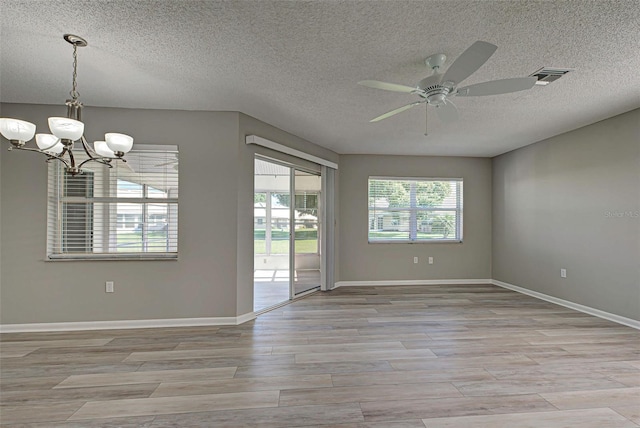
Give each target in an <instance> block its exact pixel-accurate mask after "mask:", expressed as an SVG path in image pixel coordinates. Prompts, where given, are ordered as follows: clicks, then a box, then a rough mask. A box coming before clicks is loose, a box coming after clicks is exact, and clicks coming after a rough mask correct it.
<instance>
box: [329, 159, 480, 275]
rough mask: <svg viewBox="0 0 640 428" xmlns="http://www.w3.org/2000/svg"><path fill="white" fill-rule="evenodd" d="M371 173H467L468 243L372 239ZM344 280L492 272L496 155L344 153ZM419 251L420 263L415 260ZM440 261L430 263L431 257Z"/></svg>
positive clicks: (341, 272)
mask: <svg viewBox="0 0 640 428" xmlns="http://www.w3.org/2000/svg"><path fill="white" fill-rule="evenodd" d="M369 176H390V177H394V176H395V177H452V178H453V177H462V178H463V179H464V230H463V241H464V242H463V243H461V244H460V243H417V244H369V243H367V233H368V232H367V229H368V226H367V223H368V207H367V192H368V189H367V182H368V181H367V180H368V178H369ZM339 189H340V195H339V201H340V208H339V218H340V230H341V233H340V238H339V245H340V254H347V255H348V257H347V258H346V259H345V260H342V262H341V265H340V270H339V280H340V281H368V280H425V279H486V278H491V160H490V159H488V158H464V157H426V156H425V157H420V156H377V155H343V156H340V185H339ZM414 256H417V257H418V259H419V263H418V264H414V263H413V257H414ZM429 256H431V257H433V258H434V264H433V265H429V264H427V261H428V257H429Z"/></svg>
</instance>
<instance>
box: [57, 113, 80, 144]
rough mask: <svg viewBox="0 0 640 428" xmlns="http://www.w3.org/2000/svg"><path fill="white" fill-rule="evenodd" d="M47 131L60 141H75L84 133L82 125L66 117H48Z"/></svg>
mask: <svg viewBox="0 0 640 428" xmlns="http://www.w3.org/2000/svg"><path fill="white" fill-rule="evenodd" d="M49 129H50V130H51V133H52V134H53V135H55V136H56V137H58V138H60V139H61V140H71V141H76V140H79V139H80V137H82V134H83V133H84V123H82V122H80V121H79V120H75V119H71V118H68V117H50V118H49Z"/></svg>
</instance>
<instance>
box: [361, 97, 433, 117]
mask: <svg viewBox="0 0 640 428" xmlns="http://www.w3.org/2000/svg"><path fill="white" fill-rule="evenodd" d="M422 103H424V101H416V102H415V103H411V104H407V105H406V106H402V107H399V108H397V109H395V110H391V111H390V112H387V113H385V114H383V115H381V116H378V117H376V118H375V119H371V120H370V121H369V122H378V121H380V120H382V119H386V118H388V117H391V116H393V115H394V114H398V113H402V112H403V111H405V110H409V109H410V108H411V107H413V106H417V105H418V104H422Z"/></svg>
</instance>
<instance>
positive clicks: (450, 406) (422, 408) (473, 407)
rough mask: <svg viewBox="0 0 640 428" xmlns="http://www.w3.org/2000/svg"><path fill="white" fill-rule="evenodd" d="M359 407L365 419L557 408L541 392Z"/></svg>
mask: <svg viewBox="0 0 640 428" xmlns="http://www.w3.org/2000/svg"><path fill="white" fill-rule="evenodd" d="M360 407H361V408H362V413H363V415H364V418H365V421H393V420H402V419H413V418H420V419H426V418H439V417H447V418H448V417H454V416H467V415H487V414H499V413H520V412H532V411H549V410H557V409H556V408H555V407H553V406H552V405H551V404H549V402H547V401H545V400H544V399H543V398H542V397H540V396H539V395H538V394H531V395H513V396H507V397H503V396H493V397H452V398H427V399H413V400H393V398H391V399H388V400H382V401H369V402H364V403H360Z"/></svg>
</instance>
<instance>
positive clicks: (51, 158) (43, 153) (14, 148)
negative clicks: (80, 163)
mask: <svg viewBox="0 0 640 428" xmlns="http://www.w3.org/2000/svg"><path fill="white" fill-rule="evenodd" d="M8 150H9V151H12V150H25V151H27V152H35V153H40V154H41V155H45V156H46V157H47V158H48V159H47V162H49V161H50V160H53V159H57V160H59V161H60V162H62V163H64V164H65V166H67V167H69V166H70V165H69V162H67V160H66V159H64V158H62V157H60V156H56V155H52V154H51V153H47V152H45V151H44V150H40V149H32V148H31V147H9V149H8ZM62 154H64V152H63V153H62Z"/></svg>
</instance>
